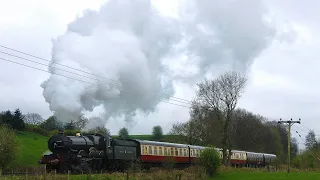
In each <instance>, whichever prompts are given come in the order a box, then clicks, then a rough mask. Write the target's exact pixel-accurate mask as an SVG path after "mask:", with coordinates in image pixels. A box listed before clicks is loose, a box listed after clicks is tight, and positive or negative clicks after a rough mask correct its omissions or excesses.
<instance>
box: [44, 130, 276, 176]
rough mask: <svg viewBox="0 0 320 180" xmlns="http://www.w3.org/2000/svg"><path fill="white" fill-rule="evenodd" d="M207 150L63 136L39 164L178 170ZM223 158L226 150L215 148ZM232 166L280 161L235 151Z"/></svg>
mask: <svg viewBox="0 0 320 180" xmlns="http://www.w3.org/2000/svg"><path fill="white" fill-rule="evenodd" d="M205 148H207V147H204V146H195V145H189V144H177V143H169V142H158V141H148V140H140V139H127V140H122V139H113V138H112V137H110V136H107V135H103V134H98V133H94V134H81V133H76V135H75V136H65V135H64V134H63V132H59V133H58V134H57V135H53V136H52V137H50V138H49V140H48V149H49V150H50V153H49V154H45V155H43V156H42V157H41V159H40V160H39V163H40V164H45V165H46V168H47V170H48V171H51V170H56V171H57V172H61V173H66V172H67V171H71V172H89V171H101V170H120V171H121V170H124V169H125V168H127V167H128V166H129V165H130V164H131V165H132V163H133V162H134V163H136V162H139V164H140V165H142V166H143V168H150V167H153V166H159V165H160V166H161V165H164V164H166V163H168V162H169V161H172V160H173V162H174V165H176V166H190V165H194V164H197V163H198V162H199V161H198V157H199V154H200V153H201V151H203V150H204V149H205ZM215 149H216V150H217V151H218V152H219V154H220V158H222V149H220V148H215ZM231 153H232V154H231V159H230V164H231V165H233V166H238V167H244V166H250V167H265V166H267V165H270V164H271V163H272V162H274V160H275V159H276V158H277V156H276V155H274V154H267V153H256V152H247V151H240V150H232V151H231Z"/></svg>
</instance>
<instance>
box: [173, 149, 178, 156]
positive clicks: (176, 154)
mask: <svg viewBox="0 0 320 180" xmlns="http://www.w3.org/2000/svg"><path fill="white" fill-rule="evenodd" d="M174 149H175V154H174V155H175V156H178V149H177V148H174Z"/></svg>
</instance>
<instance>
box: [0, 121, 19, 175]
mask: <svg viewBox="0 0 320 180" xmlns="http://www.w3.org/2000/svg"><path fill="white" fill-rule="evenodd" d="M18 152H19V143H18V140H17V139H16V135H15V132H14V131H13V130H11V129H9V128H7V127H6V126H0V169H4V168H6V167H8V166H9V165H10V163H12V162H13V161H14V160H15V158H16V157H17V155H18Z"/></svg>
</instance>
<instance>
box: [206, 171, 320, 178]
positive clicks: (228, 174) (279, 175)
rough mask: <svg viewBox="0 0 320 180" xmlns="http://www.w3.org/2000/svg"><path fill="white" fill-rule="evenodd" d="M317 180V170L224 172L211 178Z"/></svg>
mask: <svg viewBox="0 0 320 180" xmlns="http://www.w3.org/2000/svg"><path fill="white" fill-rule="evenodd" d="M235 179H237V180H319V179H320V173H319V172H291V173H289V174H288V173H286V172H224V173H219V174H217V175H216V176H215V177H213V178H211V180H235Z"/></svg>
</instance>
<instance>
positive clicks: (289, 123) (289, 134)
mask: <svg viewBox="0 0 320 180" xmlns="http://www.w3.org/2000/svg"><path fill="white" fill-rule="evenodd" d="M278 123H279V124H287V125H288V173H290V143H291V126H292V125H293V124H294V123H299V124H301V119H300V118H299V121H292V118H291V119H290V121H282V120H281V118H280V121H278Z"/></svg>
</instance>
